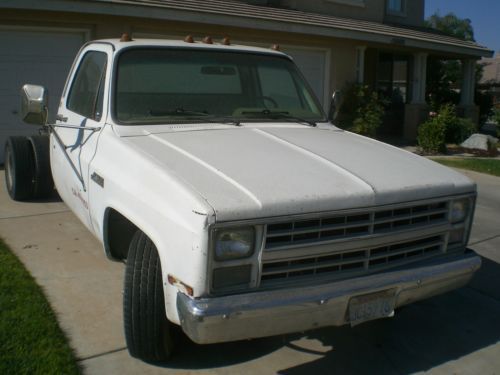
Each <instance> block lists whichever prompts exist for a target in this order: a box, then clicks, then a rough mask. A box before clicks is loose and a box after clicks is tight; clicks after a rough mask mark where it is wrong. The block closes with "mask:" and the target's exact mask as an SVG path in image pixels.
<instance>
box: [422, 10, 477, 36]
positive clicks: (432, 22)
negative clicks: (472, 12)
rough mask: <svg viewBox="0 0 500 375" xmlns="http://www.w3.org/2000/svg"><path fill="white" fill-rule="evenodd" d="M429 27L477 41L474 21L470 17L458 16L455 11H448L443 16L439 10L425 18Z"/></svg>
mask: <svg viewBox="0 0 500 375" xmlns="http://www.w3.org/2000/svg"><path fill="white" fill-rule="evenodd" d="M425 24H426V26H427V27H430V28H432V29H436V30H439V31H441V32H443V33H445V34H447V35H450V36H454V37H455V38H458V39H462V40H469V41H471V42H475V41H476V40H475V39H474V29H473V28H472V21H471V20H470V19H468V18H463V19H462V18H458V17H457V16H456V15H455V13H448V14H447V15H445V16H441V15H440V14H439V11H437V12H436V13H434V14H433V15H432V16H430V17H429V18H428V19H427V20H425Z"/></svg>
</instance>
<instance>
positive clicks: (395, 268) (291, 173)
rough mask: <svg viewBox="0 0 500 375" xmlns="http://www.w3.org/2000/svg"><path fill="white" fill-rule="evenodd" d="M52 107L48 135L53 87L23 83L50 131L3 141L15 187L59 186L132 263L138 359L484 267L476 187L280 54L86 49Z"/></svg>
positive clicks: (360, 313)
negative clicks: (337, 103) (337, 104)
mask: <svg viewBox="0 0 500 375" xmlns="http://www.w3.org/2000/svg"><path fill="white" fill-rule="evenodd" d="M58 106H59V107H58V114H57V121H56V123H54V124H47V92H46V90H45V89H44V88H43V87H40V86H34V85H25V86H24V87H23V89H22V116H23V119H24V120H25V121H26V122H28V123H32V124H37V125H43V129H44V130H45V131H44V133H43V134H42V135H40V136H36V137H31V138H24V137H11V138H10V139H9V140H8V142H7V145H6V168H5V172H6V173H5V175H6V182H7V187H8V192H9V194H10V195H11V197H12V198H13V199H18V200H23V199H33V198H35V197H44V196H46V195H47V194H51V193H52V192H53V188H54V187H53V184H54V183H55V188H56V189H57V192H58V193H59V195H60V196H61V197H62V199H63V200H64V202H66V204H67V205H68V206H69V207H70V208H71V210H72V211H73V212H74V213H75V215H76V216H78V218H79V219H80V220H81V221H82V222H83V224H84V225H85V226H86V227H87V228H88V229H89V230H90V231H91V232H92V233H93V234H94V235H95V236H96V237H97V238H98V239H99V241H100V242H102V244H103V247H104V250H105V254H106V255H107V257H108V258H109V259H111V260H115V261H126V271H125V282H124V298H123V309H124V327H125V334H126V340H127V346H128V349H129V351H130V354H131V355H132V356H134V357H138V358H141V359H143V360H147V361H163V360H166V359H167V358H168V357H169V356H170V354H171V353H172V350H173V349H174V347H175V346H176V344H177V343H178V336H177V335H178V334H181V333H182V332H183V333H184V334H185V335H187V336H188V337H189V338H191V339H192V340H193V341H195V342H196V343H202V344H204V343H218V342H226V341H232V340H241V339H249V338H255V337H263V336H270V335H278V334H283V333H289V332H298V331H304V330H308V329H314V328H317V327H325V326H340V325H344V324H350V325H352V326H354V325H357V324H359V323H363V322H365V321H368V320H372V319H377V318H383V317H390V316H392V315H393V314H394V311H395V310H396V309H397V308H399V307H401V306H403V305H406V304H408V303H411V302H414V301H417V300H420V299H423V298H427V297H430V296H433V295H436V294H439V293H443V292H446V291H449V290H452V289H455V288H458V287H461V286H463V285H465V284H466V283H467V282H468V281H469V279H470V278H471V277H472V275H473V274H474V272H475V271H476V270H477V269H478V268H479V267H480V263H481V261H480V258H479V257H478V256H477V255H475V254H474V253H473V252H472V251H471V250H468V249H467V248H466V244H467V241H468V237H469V232H470V228H471V223H472V217H473V211H474V205H475V198H476V187H475V185H474V184H473V183H472V182H471V181H470V180H468V179H467V178H466V177H464V176H463V175H461V174H459V173H456V172H454V171H452V170H450V169H448V168H445V167H443V166H440V165H438V164H436V163H434V162H432V161H430V160H427V159H425V158H421V157H419V156H416V155H414V154H411V153H409V152H405V151H402V150H400V149H397V148H395V147H392V146H389V145H387V144H384V143H381V142H378V141H375V140H373V139H369V138H365V137H362V136H359V135H356V134H353V133H350V132H347V131H343V130H341V129H339V128H337V127H335V126H334V125H333V124H332V123H331V121H329V119H328V118H327V116H326V115H325V112H324V111H323V109H322V108H321V106H320V104H319V103H318V100H317V99H316V98H315V96H314V94H313V93H312V91H311V89H310V88H309V86H308V84H307V83H306V82H305V80H304V78H303V77H302V75H301V74H300V73H299V71H298V70H297V68H296V66H295V65H294V63H293V61H292V59H291V58H290V57H289V56H287V55H286V54H284V53H281V52H279V51H278V50H277V48H275V49H269V50H268V49H261V48H252V47H242V46H237V45H232V44H231V43H230V41H229V40H228V39H224V40H223V42H221V43H214V42H213V41H212V40H211V39H210V38H206V39H204V41H203V42H195V41H193V40H192V38H190V37H188V38H186V40H185V41H160V40H131V39H130V38H129V37H127V36H124V37H123V38H122V39H121V40H100V41H94V42H89V43H87V44H86V45H85V46H83V48H82V49H81V51H80V52H79V54H78V56H77V58H76V60H75V63H74V65H73V67H72V69H71V71H70V74H69V77H68V80H67V83H66V87H65V89H64V91H63V94H62V98H61V101H60V103H58ZM49 156H50V158H49ZM52 178H53V182H52ZM103 287H104V288H105V287H106V286H105V285H103ZM179 326H180V327H181V328H182V330H181V329H179V328H178V327H179Z"/></svg>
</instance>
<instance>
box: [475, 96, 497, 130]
mask: <svg viewBox="0 0 500 375" xmlns="http://www.w3.org/2000/svg"><path fill="white" fill-rule="evenodd" d="M475 102H476V104H477V106H478V107H479V125H480V126H483V125H484V124H486V122H487V121H488V119H489V118H490V116H491V115H492V113H493V96H492V95H491V93H490V92H488V91H484V92H483V91H476V98H475Z"/></svg>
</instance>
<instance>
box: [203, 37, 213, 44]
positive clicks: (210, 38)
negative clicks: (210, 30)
mask: <svg viewBox="0 0 500 375" xmlns="http://www.w3.org/2000/svg"><path fill="white" fill-rule="evenodd" d="M203 43H205V44H214V41H213V40H212V37H211V36H206V37H204V38H203Z"/></svg>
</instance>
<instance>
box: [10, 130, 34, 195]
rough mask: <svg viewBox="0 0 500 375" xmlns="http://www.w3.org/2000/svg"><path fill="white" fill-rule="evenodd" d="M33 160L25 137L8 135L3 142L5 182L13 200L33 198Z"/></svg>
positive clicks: (29, 145)
mask: <svg viewBox="0 0 500 375" xmlns="http://www.w3.org/2000/svg"><path fill="white" fill-rule="evenodd" d="M33 179H34V161H33V152H32V148H31V144H30V141H29V140H28V138H26V137H20V136H17V137H9V138H8V139H7V142H6V144H5V183H6V185H7V192H8V193H9V195H10V197H11V198H12V199H13V200H15V201H23V200H29V199H32V198H33Z"/></svg>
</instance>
